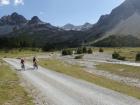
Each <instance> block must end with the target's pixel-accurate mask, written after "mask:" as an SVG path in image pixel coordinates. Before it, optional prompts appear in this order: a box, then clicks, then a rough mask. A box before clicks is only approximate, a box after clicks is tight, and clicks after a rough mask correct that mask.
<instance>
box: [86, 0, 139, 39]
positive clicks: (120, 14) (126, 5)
mask: <svg viewBox="0 0 140 105" xmlns="http://www.w3.org/2000/svg"><path fill="white" fill-rule="evenodd" d="M136 14H137V16H136ZM139 14H140V0H126V1H125V2H123V3H122V4H121V5H120V6H118V7H117V8H115V9H113V10H112V12H111V13H110V14H107V15H103V16H101V17H100V19H99V21H98V22H97V23H96V24H95V25H94V26H93V27H92V29H90V30H88V31H89V36H88V38H89V39H91V40H92V39H93V38H94V37H96V38H97V39H98V38H102V37H106V36H107V35H108V33H109V34H112V35H116V34H118V33H119V32H118V31H120V30H119V29H118V28H119V27H120V26H126V22H127V23H132V24H127V26H130V27H132V26H131V25H133V27H132V29H131V31H134V30H135V28H136V27H137V26H138V25H137V22H138V23H139V18H138V17H139ZM130 21H131V22H130ZM122 22H123V23H122ZM124 24H125V25H124ZM117 26H118V27H117ZM116 27H117V28H116ZM138 27H139V26H138ZM115 28H116V29H115ZM124 28H125V27H124ZM124 28H123V29H124ZM133 29H134V30H133ZM137 29H138V30H135V31H139V29H140V27H139V28H137ZM113 30H118V31H113ZM124 30H125V31H124V32H122V33H123V34H126V35H128V34H129V32H130V31H129V28H126V29H124ZM127 30H128V32H127ZM110 31H111V32H110ZM125 32H126V33H125ZM122 33H120V34H122ZM133 33H134V32H133ZM136 33H137V32H136ZM130 34H131V33H130ZM135 36H138V35H135Z"/></svg>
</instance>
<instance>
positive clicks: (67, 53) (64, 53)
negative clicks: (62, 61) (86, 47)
mask: <svg viewBox="0 0 140 105" xmlns="http://www.w3.org/2000/svg"><path fill="white" fill-rule="evenodd" d="M72 54H73V51H72V50H70V49H64V50H62V56H66V55H72Z"/></svg>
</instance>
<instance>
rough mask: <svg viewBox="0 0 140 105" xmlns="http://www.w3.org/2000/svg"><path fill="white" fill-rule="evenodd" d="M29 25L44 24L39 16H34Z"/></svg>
mask: <svg viewBox="0 0 140 105" xmlns="http://www.w3.org/2000/svg"><path fill="white" fill-rule="evenodd" d="M29 24H43V22H42V21H41V20H40V19H39V18H38V17H37V16H33V17H32V19H31V20H30V21H29Z"/></svg>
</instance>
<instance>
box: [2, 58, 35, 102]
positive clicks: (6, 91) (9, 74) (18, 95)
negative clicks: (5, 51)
mask: <svg viewBox="0 0 140 105" xmlns="http://www.w3.org/2000/svg"><path fill="white" fill-rule="evenodd" d="M6 104H7V105H34V104H33V102H32V98H31V97H29V96H28V94H27V92H26V91H25V90H24V88H23V87H21V86H20V82H19V78H18V76H17V74H16V73H15V72H14V71H13V70H11V69H10V68H9V67H8V66H7V65H6V64H5V63H4V62H2V61H1V60H0V105H6Z"/></svg>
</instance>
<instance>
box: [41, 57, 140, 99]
mask: <svg viewBox="0 0 140 105" xmlns="http://www.w3.org/2000/svg"><path fill="white" fill-rule="evenodd" d="M39 64H40V65H41V66H43V67H46V68H48V69H50V70H53V71H56V72H59V73H63V74H66V75H69V76H72V77H74V78H78V79H82V80H86V81H88V82H91V83H94V84H97V85H99V86H102V87H105V88H109V89H112V90H114V91H117V92H120V93H123V94H127V95H129V96H133V97H136V98H138V99H140V88H137V87H132V86H128V85H125V84H122V83H119V82H116V81H113V80H110V79H107V78H105V77H101V76H97V75H94V74H91V73H88V72H86V71H85V70H83V68H81V67H80V66H77V65H69V64H66V63H64V62H61V61H58V60H54V59H53V60H49V59H48V60H45V59H41V60H39Z"/></svg>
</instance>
